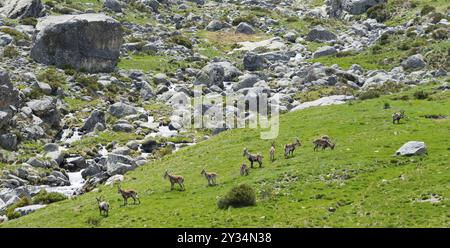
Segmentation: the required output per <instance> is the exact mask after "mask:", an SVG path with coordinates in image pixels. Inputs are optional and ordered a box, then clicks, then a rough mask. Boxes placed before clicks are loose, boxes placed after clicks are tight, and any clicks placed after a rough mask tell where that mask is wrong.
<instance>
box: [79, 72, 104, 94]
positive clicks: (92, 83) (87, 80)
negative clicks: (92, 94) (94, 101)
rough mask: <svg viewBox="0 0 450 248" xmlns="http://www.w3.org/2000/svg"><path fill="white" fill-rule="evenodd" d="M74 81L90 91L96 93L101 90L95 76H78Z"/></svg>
mask: <svg viewBox="0 0 450 248" xmlns="http://www.w3.org/2000/svg"><path fill="white" fill-rule="evenodd" d="M75 80H76V81H77V82H78V83H79V84H80V85H82V86H83V87H84V88H86V89H88V90H90V91H98V90H101V89H102V88H103V87H102V85H101V84H99V83H98V77H97V76H95V75H94V76H88V75H78V76H77V77H76V79H75Z"/></svg>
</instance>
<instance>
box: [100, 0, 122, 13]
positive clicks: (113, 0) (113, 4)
mask: <svg viewBox="0 0 450 248" xmlns="http://www.w3.org/2000/svg"><path fill="white" fill-rule="evenodd" d="M103 7H104V8H106V9H109V10H112V11H114V12H122V7H123V3H122V2H120V1H117V0H105V3H104V4H103Z"/></svg>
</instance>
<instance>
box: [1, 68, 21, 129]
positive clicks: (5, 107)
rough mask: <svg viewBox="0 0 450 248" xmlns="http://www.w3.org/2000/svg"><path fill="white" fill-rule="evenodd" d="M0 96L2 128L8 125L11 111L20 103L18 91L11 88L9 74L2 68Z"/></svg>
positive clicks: (12, 112)
mask: <svg viewBox="0 0 450 248" xmlns="http://www.w3.org/2000/svg"><path fill="white" fill-rule="evenodd" d="M0 96H1V97H0V128H2V127H3V126H5V125H7V124H8V122H9V120H10V119H11V117H12V115H13V114H14V111H13V109H14V108H17V107H18V105H19V103H20V98H19V91H18V90H17V89H15V88H14V87H13V85H12V83H11V81H10V79H9V73H8V72H6V71H4V70H3V69H2V68H0ZM11 106H12V107H11Z"/></svg>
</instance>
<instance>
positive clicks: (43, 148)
mask: <svg viewBox="0 0 450 248" xmlns="http://www.w3.org/2000/svg"><path fill="white" fill-rule="evenodd" d="M449 20H450V5H449V3H448V2H447V1H445V0H435V1H409V0H408V1H400V0H399V1H396V0H392V1H384V0H327V1H320V0H310V1H308V0H304V1H301V0H297V1H295V0H262V1H252V0H239V1H238V0H216V1H213V0H125V1H120V0H105V1H103V0H101V1H96V0H56V1H51V0H43V1H41V0H0V55H1V56H0V170H1V171H2V173H1V175H0V222H2V221H3V220H7V219H8V217H7V216H6V215H8V216H9V218H11V217H14V218H16V217H20V216H22V215H27V214H29V213H31V212H33V211H35V210H37V209H39V208H43V207H45V206H46V204H49V203H51V201H50V202H48V201H47V202H46V201H44V203H45V204H43V203H42V200H41V201H39V200H36V201H35V200H34V199H36V198H38V197H40V196H41V195H45V194H46V193H50V194H51V193H55V194H54V196H55V198H57V197H62V198H64V197H72V196H74V195H80V194H84V193H86V192H89V191H92V190H95V189H96V188H97V187H98V186H99V185H102V184H105V183H106V184H112V183H114V182H118V181H122V180H124V176H123V175H124V174H125V173H127V172H128V171H132V170H135V169H136V168H138V167H141V166H146V165H148V164H149V163H150V162H152V161H155V160H160V159H161V158H162V157H164V156H165V155H168V154H171V153H173V152H176V151H177V150H178V149H180V148H182V147H184V146H190V145H194V144H196V143H199V142H201V141H203V140H207V139H209V138H210V137H211V136H213V135H217V134H219V133H220V132H223V131H225V130H227V129H232V128H233V127H232V126H229V125H228V124H227V123H225V122H223V123H219V124H220V125H217V126H218V127H217V128H209V129H208V128H202V129H194V128H191V127H190V126H189V124H190V123H186V119H185V118H184V115H185V113H194V112H195V111H198V110H196V109H192V107H191V106H189V105H187V104H180V103H179V102H177V101H172V99H174V98H176V96H177V95H178V94H180V93H182V94H186V95H188V96H190V97H193V96H195V95H196V93H198V92H196V90H195V89H196V88H195V87H199V86H201V89H202V96H201V97H202V98H204V99H209V98H210V99H216V98H217V97H223V96H227V97H232V96H233V95H244V96H245V97H246V98H252V97H255V95H257V94H258V93H267V94H268V95H269V101H270V99H273V100H272V101H270V103H271V105H272V106H273V107H275V108H276V109H278V110H279V111H280V112H282V113H287V112H293V111H297V110H302V109H306V108H309V107H313V106H324V105H333V104H343V103H345V102H347V101H349V100H353V99H361V100H365V99H371V98H377V97H379V96H381V95H385V94H390V93H394V92H399V91H400V90H402V89H404V88H407V87H415V86H418V85H423V84H427V83H433V82H442V85H441V86H440V87H442V88H443V89H448V87H449V86H447V83H448V82H449V75H450V74H449V69H450V22H449ZM275 97H276V98H277V99H279V101H275V100H274V99H275ZM201 107H202V109H201V110H200V111H207V110H214V109H215V108H221V105H218V104H217V103H215V102H214V101H209V102H208V101H204V102H203V104H202V105H201ZM238 112H239V111H238V110H237V108H235V107H230V108H227V109H226V112H225V115H227V116H228V115H238V114H239V113H238ZM246 116H251V115H250V114H248V113H247V115H246ZM45 196H46V195H45ZM23 199H27V201H32V204H19V203H21V202H22V201H24V200H23ZM30 199H31V200H30ZM19 205H26V206H21V207H18V206H19ZM12 207H13V208H12ZM8 211H9V212H11V211H13V214H11V213H9V214H8Z"/></svg>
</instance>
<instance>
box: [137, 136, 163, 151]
mask: <svg viewBox="0 0 450 248" xmlns="http://www.w3.org/2000/svg"><path fill="white" fill-rule="evenodd" d="M160 146H161V144H160V143H159V142H158V141H156V140H155V139H152V138H149V139H146V140H144V141H143V142H142V144H141V149H142V151H144V152H146V153H151V152H153V151H154V150H156V149H158V148H159V147H160Z"/></svg>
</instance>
